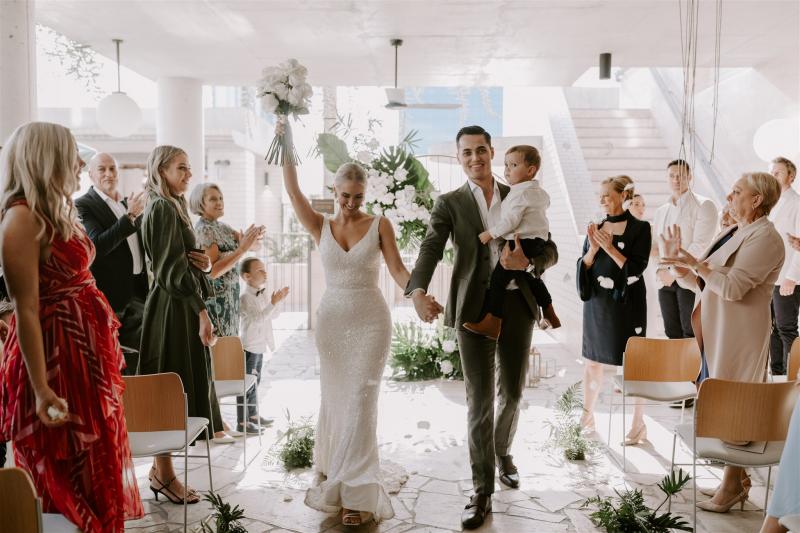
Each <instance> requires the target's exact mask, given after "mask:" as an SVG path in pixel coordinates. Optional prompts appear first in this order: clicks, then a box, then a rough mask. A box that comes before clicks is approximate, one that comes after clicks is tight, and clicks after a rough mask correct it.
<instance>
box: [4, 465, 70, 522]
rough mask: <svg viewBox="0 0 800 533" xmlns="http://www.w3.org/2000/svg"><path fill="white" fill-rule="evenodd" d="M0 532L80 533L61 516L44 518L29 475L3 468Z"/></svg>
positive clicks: (17, 470)
mask: <svg viewBox="0 0 800 533" xmlns="http://www.w3.org/2000/svg"><path fill="white" fill-rule="evenodd" d="M0 531H8V532H12V531H13V532H14V533H80V529H78V528H77V526H75V524H73V523H72V522H70V521H69V520H67V519H66V518H64V516H62V515H60V514H53V513H45V514H42V501H41V500H40V499H39V497H38V496H37V495H36V489H35V488H34V486H33V482H32V481H31V478H30V477H29V476H28V473H27V472H25V471H24V470H22V469H21V468H0Z"/></svg>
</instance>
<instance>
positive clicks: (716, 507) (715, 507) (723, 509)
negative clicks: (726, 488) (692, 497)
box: [697, 489, 750, 513]
mask: <svg viewBox="0 0 800 533" xmlns="http://www.w3.org/2000/svg"><path fill="white" fill-rule="evenodd" d="M749 495H750V489H744V490H742V492H740V493H739V494H737V495H736V496H734V497H733V498H731V499H730V500H728V501H727V502H725V503H714V502H712V501H711V500H706V501H702V502H697V507H698V508H699V509H702V510H704V511H709V512H712V513H727V512H728V511H730V510H731V507H733V506H734V505H736V504H737V503H738V504H740V507H739V508H740V510H742V511H744V502H746V501H747V499H748V497H749Z"/></svg>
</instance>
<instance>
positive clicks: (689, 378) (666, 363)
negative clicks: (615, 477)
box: [608, 337, 701, 472]
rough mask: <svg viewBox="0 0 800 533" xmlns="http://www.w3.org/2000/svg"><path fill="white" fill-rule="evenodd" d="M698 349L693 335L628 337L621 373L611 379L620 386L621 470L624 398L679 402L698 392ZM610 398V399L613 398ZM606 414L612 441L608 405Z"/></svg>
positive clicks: (623, 449)
mask: <svg viewBox="0 0 800 533" xmlns="http://www.w3.org/2000/svg"><path fill="white" fill-rule="evenodd" d="M700 365H701V359H700V349H699V348H698V346H697V341H695V340H694V339H651V338H647V337H631V338H629V339H628V343H627V344H626V345H625V354H624V355H623V361H622V375H621V376H614V383H615V384H616V386H617V387H619V388H620V389H621V390H622V470H623V472H625V471H627V454H626V446H625V434H626V431H625V427H626V426H625V416H626V413H625V411H626V406H627V402H626V399H627V398H643V399H645V400H650V401H651V402H655V403H675V402H682V405H681V420H680V423H683V414H684V411H685V408H686V400H689V399H693V398H695V397H696V396H697V387H696V386H695V384H694V381H695V380H696V379H697V376H698V374H699V373H700ZM612 401H613V400H612ZM612 408H613V404H612V406H611V407H610V408H609V416H608V443H609V445H610V444H611V409H612ZM675 445H676V436H675V435H674V434H673V437H672V462H673V463H674V462H675Z"/></svg>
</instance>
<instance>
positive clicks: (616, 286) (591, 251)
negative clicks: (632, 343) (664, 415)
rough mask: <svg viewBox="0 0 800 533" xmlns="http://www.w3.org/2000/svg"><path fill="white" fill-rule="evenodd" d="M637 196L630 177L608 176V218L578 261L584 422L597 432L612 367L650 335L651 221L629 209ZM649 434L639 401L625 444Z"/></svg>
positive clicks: (594, 229)
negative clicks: (648, 274)
mask: <svg viewBox="0 0 800 533" xmlns="http://www.w3.org/2000/svg"><path fill="white" fill-rule="evenodd" d="M633 196H634V186H633V181H632V180H631V179H630V178H629V177H628V176H615V177H612V178H607V179H605V180H603V182H602V184H601V188H600V205H601V207H602V208H603V210H604V211H605V212H606V217H605V219H603V221H602V222H601V223H600V224H597V225H596V224H589V227H588V229H587V231H586V240H585V242H584V244H583V255H582V256H581V258H580V259H578V275H577V281H578V294H579V295H580V298H581V300H583V358H584V361H583V362H584V373H583V396H584V414H583V418H582V419H581V425H582V426H583V427H584V428H585V429H586V430H587V431H590V432H591V431H594V429H595V421H594V405H595V402H596V401H597V397H598V395H599V394H600V389H601V387H602V384H603V373H604V368H605V367H606V366H607V365H613V366H620V365H622V355H623V353H624V352H625V345H626V344H627V342H628V339H629V338H630V337H634V336H638V337H644V336H646V335H647V289H646V287H645V282H644V277H643V273H644V270H645V268H647V262H648V258H649V256H650V243H651V240H652V238H651V235H650V224H648V223H647V222H645V221H643V220H639V219H637V218H636V217H635V216H633V215H632V214H631V212H630V211H628V210H627V209H626V204H627V202H629V201H630V200H631V199H632V198H633ZM646 438H647V428H646V426H645V425H644V416H643V414H642V408H641V405H640V404H639V403H638V402H637V403H636V408H635V411H634V415H633V423H632V424H631V430H630V432H629V433H628V435H627V436H626V437H625V442H624V444H625V445H635V444H639V443H640V442H642V441H643V440H644V439H646Z"/></svg>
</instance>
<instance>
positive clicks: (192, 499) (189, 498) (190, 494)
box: [150, 473, 200, 505]
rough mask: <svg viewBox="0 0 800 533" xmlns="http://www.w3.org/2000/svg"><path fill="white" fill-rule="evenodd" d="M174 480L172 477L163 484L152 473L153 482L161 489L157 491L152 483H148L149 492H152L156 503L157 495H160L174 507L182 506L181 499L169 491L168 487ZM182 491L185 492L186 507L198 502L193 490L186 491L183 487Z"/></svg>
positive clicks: (198, 497) (197, 496) (198, 498)
mask: <svg viewBox="0 0 800 533" xmlns="http://www.w3.org/2000/svg"><path fill="white" fill-rule="evenodd" d="M175 479H177V478H176V477H173V478H172V479H170V480H169V481H168V482H167V483H163V482H162V481H161V480H160V479H158V477H156V475H155V473H153V480H154V481H155V482H156V483H158V484H159V485H161V487H160V488H158V489H157V488H155V487H154V486H153V483H152V481H151V483H150V490H151V491H153V496H155V498H156V501H158V495H159V494H162V495H163V496H164V497H165V498H166V499H168V500H169V501H171V502H172V503H174V504H176V505H182V504H183V498H181V497H179V496H178V495H177V494H175V493H174V492H172V491H171V490H170V489H169V486H170V485H172V482H173V481H175ZM183 490H184V491H185V492H186V503H187V504H188V505H191V504H194V503H198V502H200V496H199V495H198V494H197V492H196V491H195V490H194V489H188V490H187V489H186V487H184V488H183Z"/></svg>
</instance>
